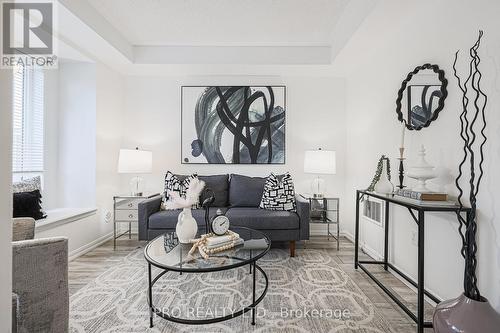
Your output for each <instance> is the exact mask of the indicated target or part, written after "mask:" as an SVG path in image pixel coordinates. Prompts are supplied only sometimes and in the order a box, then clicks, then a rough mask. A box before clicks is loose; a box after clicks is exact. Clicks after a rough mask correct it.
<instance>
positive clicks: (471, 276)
mask: <svg viewBox="0 0 500 333" xmlns="http://www.w3.org/2000/svg"><path fill="white" fill-rule="evenodd" d="M482 37H483V31H482V30H480V31H479V37H478V39H477V41H476V43H475V44H474V45H473V46H472V47H471V48H470V50H469V55H470V58H471V60H470V62H469V72H468V76H467V78H466V80H465V81H464V82H463V83H462V80H461V79H460V76H459V75H458V73H457V62H458V54H459V51H457V52H456V53H455V61H454V62H453V74H454V76H455V78H456V79H457V82H458V86H459V88H460V90H461V92H462V110H461V113H460V138H461V140H462V141H463V144H464V146H463V158H462V160H461V162H460V164H459V166H458V176H457V178H456V179H455V184H456V186H457V189H458V192H459V195H458V202H459V205H460V209H461V208H463V206H464V202H463V201H464V195H465V193H466V192H468V197H469V202H470V206H471V209H470V211H469V212H468V213H467V214H468V216H467V219H464V217H463V216H462V215H461V214H460V210H459V211H457V218H458V221H459V229H458V230H459V233H460V237H461V239H462V243H463V246H462V250H461V254H462V256H463V257H464V259H465V271H464V293H465V295H466V296H467V297H469V298H471V299H474V300H476V301H480V300H481V294H480V292H479V289H478V287H477V276H476V270H477V257H476V254H477V243H476V232H477V195H478V193H479V186H480V184H481V180H482V178H483V175H484V169H483V163H484V146H485V144H486V141H487V137H486V134H485V130H486V113H485V110H486V105H487V102H488V97H487V96H486V94H485V93H484V92H483V91H482V90H481V79H482V73H481V71H480V70H479V64H480V63H481V58H480V57H479V55H478V52H477V51H478V49H479V46H480V45H481V38H482ZM478 127H479V128H480V131H479V133H477V128H478ZM477 154H479V156H477ZM467 165H468V166H469V168H468V169H466V168H465V167H466V166H467ZM466 172H467V176H468V181H467V186H468V188H467V189H464V188H463V187H462V182H465V177H466ZM464 227H465V233H464V230H463V229H464Z"/></svg>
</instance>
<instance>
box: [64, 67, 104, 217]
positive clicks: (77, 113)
mask: <svg viewBox="0 0 500 333" xmlns="http://www.w3.org/2000/svg"><path fill="white" fill-rule="evenodd" d="M58 142H59V146H58V156H59V159H58V162H59V163H58V171H59V172H58V173H59V175H58V176H59V179H60V180H61V181H59V184H58V185H59V204H60V207H71V208H74V207H93V206H95V184H96V180H95V164H96V68H95V64H92V63H84V62H81V63H78V62H68V63H66V62H62V63H60V64H59V128H58Z"/></svg>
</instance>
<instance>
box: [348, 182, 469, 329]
mask: <svg viewBox="0 0 500 333" xmlns="http://www.w3.org/2000/svg"><path fill="white" fill-rule="evenodd" d="M365 196H366V197H374V198H377V199H380V200H382V201H384V203H385V226H384V259H383V261H375V260H359V257H358V255H359V209H360V207H359V204H360V201H361V199H362V198H363V197H365ZM391 203H392V204H394V205H398V206H402V207H405V208H407V209H408V211H409V213H410V215H411V217H412V218H413V220H414V221H415V223H416V224H417V226H418V258H417V261H418V263H417V264H418V270H417V281H414V280H413V279H412V278H410V277H409V276H408V275H406V274H404V273H403V272H401V271H400V270H399V269H398V268H397V267H395V266H394V265H393V264H391V263H390V262H389V258H388V252H389V251H388V250H389V205H390V204H391ZM425 212H448V213H450V212H451V213H453V214H462V213H464V214H465V215H466V216H465V217H466V221H467V223H468V222H469V217H470V216H469V215H470V214H469V212H470V208H466V207H463V208H460V206H458V204H450V203H442V204H441V203H439V204H437V203H425V202H419V201H416V200H412V199H406V198H403V197H399V196H394V195H392V194H387V195H384V194H377V193H374V192H368V191H362V190H358V191H356V226H355V236H354V238H355V247H354V268H355V269H358V267H359V268H361V269H362V270H363V271H364V272H365V273H366V274H367V275H368V276H369V277H370V278H371V279H372V280H373V281H374V282H375V283H376V284H377V285H378V286H379V287H380V288H381V289H382V290H383V291H384V292H385V293H386V294H387V295H388V296H389V297H390V298H391V299H392V300H393V301H394V302H395V303H396V304H397V305H398V306H399V307H400V308H401V309H402V310H403V311H404V312H406V314H408V316H410V318H411V319H413V321H415V322H416V323H417V332H418V333H423V332H424V327H432V322H427V321H425V320H424V295H426V296H428V297H429V298H430V299H431V300H433V301H434V302H436V303H439V302H440V300H439V299H438V298H437V297H436V296H434V295H432V294H431V293H430V292H428V291H427V290H425V288H424V267H425V260H424V245H425V242H424V225H425ZM370 264H371V265H383V266H384V269H385V270H386V271H387V270H388V269H389V268H390V269H391V270H392V271H393V272H395V273H396V274H398V275H399V276H401V277H402V278H404V279H405V280H406V281H408V282H409V283H410V284H411V285H413V286H414V287H415V288H417V314H416V315H415V314H414V313H413V312H412V311H411V310H410V309H409V308H408V307H407V306H406V305H405V304H403V302H401V301H400V300H399V299H398V298H397V297H396V296H395V295H394V294H393V293H392V292H391V291H390V290H389V289H388V288H387V287H386V286H384V284H383V283H382V282H381V281H380V280H378V279H377V278H376V277H375V276H374V275H373V274H372V273H370V272H369V271H368V269H367V268H366V267H365V265H370Z"/></svg>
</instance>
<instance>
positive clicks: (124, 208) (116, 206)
mask: <svg viewBox="0 0 500 333" xmlns="http://www.w3.org/2000/svg"><path fill="white" fill-rule="evenodd" d="M158 195H160V193H154V194H144V195H142V196H134V195H117V196H114V197H113V249H116V240H117V239H118V238H120V237H122V236H123V235H126V234H128V239H131V238H132V223H138V221H139V211H138V207H139V203H140V202H142V201H144V200H146V199H149V198H152V197H156V196H158ZM118 223H128V230H127V231H125V232H122V233H120V234H118V235H117V225H118Z"/></svg>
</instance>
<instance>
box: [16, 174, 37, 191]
mask: <svg viewBox="0 0 500 333" xmlns="http://www.w3.org/2000/svg"><path fill="white" fill-rule="evenodd" d="M33 191H42V181H41V178H40V176H36V177H33V178H29V179H25V180H21V181H18V182H14V183H13V184H12V193H21V192H33Z"/></svg>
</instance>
